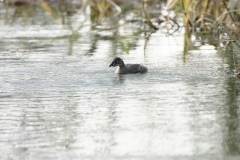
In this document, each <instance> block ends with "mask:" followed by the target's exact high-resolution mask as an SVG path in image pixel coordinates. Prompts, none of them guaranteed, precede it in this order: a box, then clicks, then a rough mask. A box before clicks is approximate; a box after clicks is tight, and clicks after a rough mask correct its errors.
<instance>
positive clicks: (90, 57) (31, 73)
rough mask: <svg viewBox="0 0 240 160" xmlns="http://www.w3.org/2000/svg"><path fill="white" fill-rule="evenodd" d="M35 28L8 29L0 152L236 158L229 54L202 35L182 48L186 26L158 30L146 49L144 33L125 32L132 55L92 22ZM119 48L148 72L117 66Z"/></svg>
mask: <svg viewBox="0 0 240 160" xmlns="http://www.w3.org/2000/svg"><path fill="white" fill-rule="evenodd" d="M86 23H89V22H86ZM1 25H3V24H1ZM3 26H4V25H3ZM48 26H50V28H51V25H48ZM8 27H9V26H8ZM32 27H33V26H31V25H29V28H32ZM10 28H11V27H10ZM29 28H28V26H26V27H25V30H24V31H22V32H23V34H22V33H21V34H20V36H19V34H16V35H15V34H11V35H10V36H8V35H9V34H8V33H6V32H5V31H4V30H3V31H2V34H1V35H2V37H1V38H2V39H3V40H2V42H1V43H2V44H3V45H2V46H3V47H2V48H1V50H0V57H1V61H0V73H1V77H0V82H1V86H0V106H1V112H0V119H1V120H0V128H1V131H0V136H1V140H0V149H1V152H2V153H3V154H1V155H0V157H1V159H145V158H146V159H159V158H164V159H174V158H180V159H185V158H186V159H188V158H193V159H224V158H226V157H225V156H229V157H228V158H231V159H235V158H236V159H238V158H239V156H238V155H239V136H238V135H239V128H238V127H239V117H238V113H239V109H238V101H237V100H238V99H239V98H238V97H239V96H238V92H236V91H237V88H238V86H239V85H240V84H239V82H238V81H237V80H236V79H235V77H234V74H233V73H232V69H233V66H232V56H231V55H230V54H232V53H228V54H227V53H226V54H224V53H221V52H219V51H217V50H216V48H215V47H214V46H213V45H210V44H202V47H200V48H197V49H195V50H191V51H190V52H189V53H188V54H187V55H184V54H183V48H184V44H183V36H182V34H180V35H176V36H175V37H165V36H163V34H162V33H161V32H160V31H158V32H156V33H153V34H152V35H151V37H150V38H149V41H148V42H147V47H146V48H145V49H146V52H144V44H145V42H146V40H145V39H144V37H137V38H136V36H133V37H129V38H126V41H129V43H126V44H129V45H130V46H131V47H130V49H129V52H128V54H125V53H124V52H123V53H121V52H122V51H121V46H123V45H125V44H121V43H123V42H124V41H123V42H122V41H120V40H119V39H110V40H109V39H107V40H106V39H102V37H100V38H99V37H97V36H96V35H95V33H93V32H92V31H91V28H90V27H89V26H86V28H88V29H87V30H89V32H86V31H85V33H83V32H81V31H79V33H78V34H79V35H80V36H79V37H78V38H76V39H74V38H73V39H74V40H73V39H71V38H69V37H62V33H63V32H62V33H61V34H59V33H57V32H55V33H53V34H54V36H52V35H49V34H46V35H44V34H43V32H34V34H32V32H28V29H29ZM14 29H16V32H18V31H17V29H18V27H16V28H14ZM46 30H48V29H46ZM59 31H61V29H59ZM48 32H51V30H49V31H47V33H48ZM105 32H106V31H105ZM105 32H104V35H105ZM66 33H67V32H66ZM96 34H101V33H96ZM22 35H27V36H23V37H22ZM45 36H46V37H47V38H46V39H44V38H43V39H42V37H45ZM58 36H59V37H61V38H55V37H58ZM94 36H96V37H94ZM21 37H22V38H21ZM25 37H29V39H28V38H25ZM93 37H94V38H99V39H97V41H94V38H93ZM52 38H53V39H52ZM69 39H70V40H73V41H74V42H72V41H69ZM133 42H135V44H133ZM71 45H72V46H71ZM69 46H70V47H69ZM126 46H127V45H126ZM126 46H125V47H126ZM209 46H211V47H209ZM120 51H121V52H120ZM115 56H120V57H122V58H123V59H124V60H125V61H126V63H127V62H129V63H130V62H136V63H143V64H144V65H146V66H147V67H148V69H149V72H148V73H146V74H134V75H116V74H114V70H115V68H109V67H108V66H109V64H110V62H111V60H112V59H113V58H114V57H115ZM227 70H230V73H228V72H226V71H227ZM235 156H236V157H235Z"/></svg>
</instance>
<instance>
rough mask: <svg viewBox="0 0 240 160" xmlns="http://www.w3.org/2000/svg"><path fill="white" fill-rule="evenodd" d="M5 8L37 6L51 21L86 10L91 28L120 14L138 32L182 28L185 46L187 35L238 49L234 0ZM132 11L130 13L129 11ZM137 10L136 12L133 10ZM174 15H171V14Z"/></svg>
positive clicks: (239, 27) (88, 1) (48, 1)
mask: <svg viewBox="0 0 240 160" xmlns="http://www.w3.org/2000/svg"><path fill="white" fill-rule="evenodd" d="M1 2H2V3H3V4H4V5H5V7H6V9H8V8H9V7H23V6H24V7H26V6H27V7H31V6H34V5H39V6H40V7H41V8H42V9H43V10H44V11H46V12H49V13H50V14H51V15H52V16H53V17H56V16H57V13H56V11H55V9H54V7H55V6H60V11H63V12H64V14H66V15H68V16H71V15H74V14H76V13H77V10H78V9H79V8H82V9H83V10H86V8H90V16H91V19H92V21H93V22H94V23H95V24H100V23H101V22H102V21H104V20H106V19H110V20H112V19H113V17H115V21H116V19H118V20H120V19H121V18H119V17H121V14H123V12H124V13H130V12H131V14H133V15H134V16H132V19H127V18H126V17H124V18H123V19H124V20H125V23H132V24H133V25H135V24H136V23H138V24H141V26H142V31H144V32H149V31H150V33H151V32H155V31H157V30H159V29H161V30H165V32H166V34H168V35H173V34H174V33H175V32H177V31H178V30H179V28H181V27H184V28H185V44H186V45H187V46H191V40H190V36H191V35H193V34H194V35H196V34H197V35H211V36H213V37H216V38H217V39H218V40H219V44H220V46H221V45H223V46H224V47H225V48H226V46H227V45H228V44H229V43H230V42H234V43H235V44H236V46H237V47H238V48H240V42H239V40H238V34H239V32H240V21H239V20H240V1H238V0H229V1H226V0H169V1H167V0H132V1H128V0H77V1H73V0H1ZM129 8H134V9H129ZM136 8H137V9H136ZM172 13H174V14H172Z"/></svg>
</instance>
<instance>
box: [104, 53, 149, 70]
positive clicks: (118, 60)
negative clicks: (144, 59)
mask: <svg viewBox="0 0 240 160" xmlns="http://www.w3.org/2000/svg"><path fill="white" fill-rule="evenodd" d="M116 66H117V69H116V71H115V73H118V74H132V73H146V72H147V67H145V66H143V65H141V64H124V62H123V60H122V59H121V58H119V57H116V58H114V59H113V61H112V63H111V64H110V65H109V67H116Z"/></svg>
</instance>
